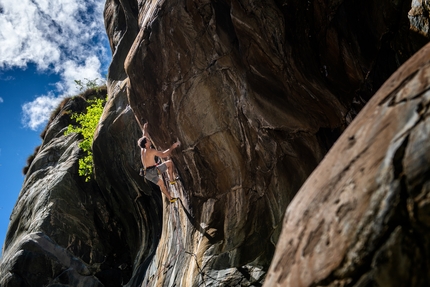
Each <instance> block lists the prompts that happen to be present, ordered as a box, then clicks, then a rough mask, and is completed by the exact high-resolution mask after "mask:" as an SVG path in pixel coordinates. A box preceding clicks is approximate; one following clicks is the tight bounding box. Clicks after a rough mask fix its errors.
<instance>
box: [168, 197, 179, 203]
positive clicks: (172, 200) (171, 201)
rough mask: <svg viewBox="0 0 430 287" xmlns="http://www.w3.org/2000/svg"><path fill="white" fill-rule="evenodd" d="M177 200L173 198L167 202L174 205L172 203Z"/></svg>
mask: <svg viewBox="0 0 430 287" xmlns="http://www.w3.org/2000/svg"><path fill="white" fill-rule="evenodd" d="M177 200H178V198H177V197H173V198H172V199H170V200H169V201H170V203H174V202H176V201H177Z"/></svg>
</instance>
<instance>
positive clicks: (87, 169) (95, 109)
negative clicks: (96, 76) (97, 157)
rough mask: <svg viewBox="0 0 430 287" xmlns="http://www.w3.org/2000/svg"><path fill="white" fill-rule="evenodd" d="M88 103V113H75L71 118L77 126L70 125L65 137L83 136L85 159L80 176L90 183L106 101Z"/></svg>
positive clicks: (89, 101) (80, 168) (81, 144)
mask: <svg viewBox="0 0 430 287" xmlns="http://www.w3.org/2000/svg"><path fill="white" fill-rule="evenodd" d="M87 102H88V104H89V105H88V107H87V112H86V113H73V114H72V116H71V118H72V119H74V120H75V121H76V123H77V125H76V126H74V125H69V126H68V127H67V130H66V132H65V135H68V134H71V133H79V134H81V135H82V136H83V140H82V141H81V142H80V143H79V147H80V148H81V149H82V150H83V152H84V157H83V158H81V159H79V175H80V176H84V177H85V181H89V180H90V179H91V177H92V175H93V151H92V144H93V137H94V132H95V130H96V127H97V124H98V122H99V120H100V117H101V115H102V112H103V104H104V102H105V99H92V100H88V101H87Z"/></svg>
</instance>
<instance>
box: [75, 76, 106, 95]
mask: <svg viewBox="0 0 430 287" xmlns="http://www.w3.org/2000/svg"><path fill="white" fill-rule="evenodd" d="M98 80H99V79H98V78H95V79H94V80H89V79H87V78H85V82H84V81H82V80H75V84H76V85H77V86H78V87H79V90H80V91H81V92H82V91H84V90H89V89H94V90H95V91H96V93H98V92H99V89H100V85H99V84H98V83H97V81H98Z"/></svg>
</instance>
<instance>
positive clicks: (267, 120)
mask: <svg viewBox="0 0 430 287" xmlns="http://www.w3.org/2000/svg"><path fill="white" fill-rule="evenodd" d="M414 3H415V2H414ZM410 8H411V2H410V1H388V0H386V1H377V2H375V1H370V0H369V1H352V0H350V1H242V0H239V1H173V2H172V1H164V2H163V1H153V2H149V1H146V2H145V1H131V0H108V1H107V2H106V8H105V15H104V16H105V23H106V29H107V34H108V36H109V40H110V45H111V49H112V52H113V58H112V63H111V66H110V69H109V76H108V94H109V98H108V102H107V103H106V106H105V108H104V113H103V116H102V118H101V120H100V123H99V127H98V129H97V131H96V134H95V140H94V144H93V156H94V163H95V178H94V180H92V181H91V182H89V183H85V182H83V180H82V179H81V178H79V177H78V176H77V160H78V158H79V156H80V155H79V148H78V147H77V142H78V141H79V138H78V137H76V136H72V135H69V136H67V137H65V136H63V135H62V133H61V130H62V129H64V127H65V126H64V125H61V124H60V122H61V121H59V120H58V121H57V120H54V121H53V122H52V123H51V124H50V126H49V127H48V129H47V133H46V134H45V138H44V143H43V144H42V146H41V148H40V149H39V151H38V153H37V155H36V156H35V159H34V160H33V162H32V164H31V166H30V167H29V170H28V173H27V178H26V181H25V183H24V187H23V190H22V192H21V195H20V198H19V201H18V203H17V206H16V207H15V209H14V213H13V214H12V221H11V225H10V227H9V233H8V236H7V239H6V243H5V247H4V253H3V254H4V255H3V260H2V263H1V265H0V285H1V286H4V287H5V286H41V285H44V286H64V285H68V286H200V285H204V286H261V285H262V284H263V282H264V280H265V278H266V273H267V271H268V268H269V265H270V262H271V260H272V257H273V253H274V249H275V245H276V243H277V242H278V239H279V234H280V232H281V227H282V218H283V215H284V212H285V210H286V208H287V206H288V205H289V203H290V202H291V200H292V198H293V197H294V195H295V194H296V192H297V191H298V189H299V188H300V186H301V185H302V184H303V182H304V181H305V180H306V178H307V177H308V176H309V175H310V173H311V172H312V171H313V170H314V168H315V167H316V166H317V165H318V163H319V162H320V161H321V160H322V159H323V158H324V156H325V155H326V153H327V152H328V150H329V148H330V147H331V146H332V144H333V143H334V142H335V141H336V139H337V138H338V136H339V135H340V134H341V133H342V132H343V131H344V129H345V128H346V127H347V126H348V125H349V124H350V122H351V121H352V119H353V118H354V117H355V116H356V114H357V113H358V112H359V111H360V110H361V108H362V107H363V106H364V104H365V103H366V102H367V100H368V99H370V98H371V96H372V95H373V94H374V93H375V91H376V90H377V89H378V88H379V87H380V86H381V85H382V83H383V82H384V81H385V80H386V79H387V78H388V77H389V76H390V75H391V74H392V73H393V72H394V71H395V70H396V69H397V68H398V67H399V66H400V65H401V64H402V63H403V62H404V61H405V60H406V59H408V58H409V57H410V56H411V55H413V54H414V53H415V52H416V51H417V50H418V49H419V48H421V47H422V46H423V45H424V43H425V42H427V39H425V38H424V37H423V36H422V35H423V33H421V34H419V33H417V32H415V31H413V30H411V29H409V25H410V24H409V22H408V11H409V10H410ZM381 11H384V13H383V16H381ZM423 15H426V14H425V13H423ZM418 29H419V28H418ZM405 83H406V82H405ZM422 83H423V84H424V83H427V80H424V79H423V80H422ZM423 90H424V88H423ZM390 92H391V91H390ZM390 95H391V94H388V91H387V94H386V96H387V97H390ZM399 97H400V96H399ZM407 97H408V95H405V96H404V98H405V99H406V98H407ZM387 99H388V98H387ZM402 99H403V98H399V99H398V101H399V102H401V103H402V102H403V101H404V102H407V101H406V100H402ZM411 101H412V99H411ZM394 102H396V101H394ZM394 102H393V103H394ZM390 103H392V101H386V102H384V104H390ZM414 103H415V102H414ZM369 109H370V108H369ZM413 109H414V108H413V107H412V106H411V107H410V111H411V112H410V113H412V110H413ZM66 111H67V109H66V107H64V113H60V114H59V116H58V119H61V116H64V115H67V112H66ZM414 112H415V111H414ZM426 112H427V106H425V105H424V102H423V104H422V106H421V110H420V111H419V113H422V115H424V114H425V113H426ZM415 114H418V113H417V112H415ZM400 116H403V117H404V118H403V119H405V120H406V119H412V115H411V114H408V113H406V112H404V113H403V114H401V115H400V114H399V117H400ZM361 118H362V117H361ZM370 120H372V119H370ZM145 122H148V123H149V133H150V135H151V138H152V140H153V142H154V145H155V146H156V147H157V148H160V149H162V148H163V149H165V148H167V147H169V146H170V145H171V144H172V143H173V142H174V141H175V140H176V139H179V140H180V141H181V142H182V145H181V148H180V149H177V150H175V151H174V153H173V154H172V158H173V161H174V163H175V165H176V168H177V170H176V173H177V174H178V175H179V176H180V181H179V182H178V183H177V184H176V185H174V186H169V190H170V192H171V193H172V194H173V195H174V196H179V197H180V198H181V200H180V201H178V202H177V203H175V204H168V203H167V202H166V200H165V198H164V197H162V196H161V194H160V191H159V189H158V188H157V187H155V186H153V185H151V184H147V183H145V182H144V181H143V179H142V178H141V177H139V176H138V170H139V168H140V166H141V164H140V153H139V149H138V148H137V145H136V141H137V139H138V138H139V137H140V135H141V126H142V125H143V123H145ZM407 122H408V123H409V121H407ZM416 122H417V123H418V122H421V121H418V120H417V121H416ZM410 123H411V124H412V123H413V122H412V120H411V122H410ZM381 124H382V123H378V125H381ZM369 125H373V123H372V124H371V123H369ZM400 125H401V122H399V126H400ZM393 126H397V124H396V123H393ZM399 129H400V128H399ZM423 129H424V127H423ZM51 130H52V131H51ZM393 130H394V129H393ZM50 131H51V132H50ZM390 131H391V129H390ZM366 132H367V131H366ZM363 133H364V132H363ZM351 136H352V135H351ZM405 137H406V136H405ZM412 137H413V136H412V133H411V135H410V136H407V138H408V141H409V142H408V141H406V142H405V141H401V142H399V144H398V145H396V146H395V147H393V148H394V149H395V150H399V151H400V152H399V153H397V155H396V153H395V152H394V151H393V152H394V154H395V155H396V156H395V157H396V159H397V158H398V157H399V158H409V160H410V161H411V162H413V159H414V157H415V156H416V154H415V153H414V150H413V149H412V147H413V145H414V144H412V140H411V139H412ZM415 137H418V134H417V135H415ZM353 140H354V138H352V141H353ZM367 140H371V139H367V138H364V137H363V138H362V137H358V135H357V139H356V141H357V142H358V141H367ZM424 140H425V139H421V138H417V140H416V141H415V143H416V144H419V142H420V141H424ZM389 141H390V139H389V138H387V142H384V143H383V144H381V145H385V146H388V144H389ZM357 146H359V145H357ZM399 147H403V148H400V149H399ZM408 147H409V149H410V150H409V151H408ZM402 149H404V150H403V151H402ZM368 150H369V152H370V151H373V150H372V149H371V148H369V149H368ZM335 152H337V151H334V153H335ZM360 152H361V150H359V149H356V148H355V146H354V145H351V149H350V153H354V154H355V153H360ZM377 152H378V153H377V154H376V155H375V154H371V153H369V154H368V157H373V156H385V155H384V154H380V153H379V150H377ZM406 155H407V156H408V157H406ZM337 156H339V157H342V156H343V154H339V153H338V154H337ZM343 160H344V161H345V163H346V164H345V165H342V164H341V163H339V164H338V165H337V166H335V168H333V173H335V172H336V170H343V169H345V172H350V171H349V169H348V165H347V163H348V162H347V158H343ZM369 162H370V161H369ZM387 164H389V162H388V163H387ZM422 164H424V165H425V164H426V162H423V163H422ZM396 165H397V167H396V168H397V170H396V172H397V173H395V178H398V179H399V180H400V178H403V179H402V182H401V184H414V183H413V182H414V181H412V183H406V179H408V180H412V178H415V177H409V176H407V177H406V176H403V175H402V174H403V173H404V172H405V171H406V170H404V169H400V170H399V168H400V167H401V165H399V164H398V162H396ZM420 165H421V164H420ZM411 167H412V165H411ZM331 168H332V167H331ZM372 168H373V169H374V168H375V167H372ZM387 169H388V166H387ZM371 171H372V169H371V168H369V172H368V173H367V174H366V175H365V176H364V175H363V176H362V179H363V180H364V179H367V178H368V177H371V176H374V174H372V173H371ZM327 172H328V173H331V171H330V170H328V171H327ZM366 172H367V170H366ZM410 172H414V173H415V174H417V173H419V171H418V170H416V169H411V171H410ZM387 174H388V173H387ZM411 175H412V174H411ZM356 176H357V178H358V177H359V176H360V175H359V174H357V175H356ZM418 177H419V176H418ZM327 178H329V177H327ZM327 178H325V179H327ZM387 180H388V179H387ZM357 181H358V179H357ZM386 183H387V184H388V183H389V181H386ZM333 184H334V183H333ZM348 184H350V182H348ZM354 184H357V183H356V182H355V181H354ZM399 184H400V182H399ZM417 184H418V185H419V184H421V183H417ZM418 185H417V186H418ZM389 187H390V185H389V184H388V185H387V186H385V188H386V189H388V188H389ZM348 188H349V189H351V191H349V193H344V194H348V196H350V198H345V199H344V198H339V202H338V203H337V204H338V205H339V207H340V206H343V204H346V205H345V206H344V207H343V208H339V210H340V211H339V212H340V213H343V214H344V215H345V216H350V217H351V218H352V219H353V217H352V214H353V213H352V211H354V212H355V210H356V209H355V208H354V207H355V206H362V205H364V206H365V205H366V203H365V202H360V203H358V202H356V201H357V200H358V195H356V194H355V193H352V190H354V188H355V186H350V187H348ZM381 188H382V187H381ZM345 189H347V188H346V187H345ZM382 189H383V188H382ZM325 192H327V193H328V194H329V190H325ZM139 194H140V195H142V196H141V197H140V198H138V199H137V200H135V198H136V197H137V195H139ZM300 194H303V192H300ZM402 194H403V193H402ZM417 196H418V193H417ZM367 200H368V201H369V200H370V199H367ZM396 202H397V201H395V200H394V202H393V207H394V208H395V209H396V208H397V206H400V205H399V204H398V203H396ZM417 202H418V197H417ZM422 202H425V201H422ZM348 203H350V204H355V205H352V206H348ZM330 204H331V203H330ZM396 204H397V205H396ZM417 204H418V203H417ZM423 204H424V203H423ZM387 208H388V207H387ZM388 209H389V208H388ZM305 210H306V208H303V209H302V211H303V212H304V211H305ZM360 210H361V209H360ZM381 210H382V209H381ZM384 210H385V209H384ZM414 210H417V211H418V210H420V209H412V211H411V212H413V211H414ZM297 212H300V210H298V211H297ZM307 214H309V212H308V213H307ZM421 214H422V216H423V217H425V216H426V215H425V213H421ZM309 216H311V215H310V214H309ZM327 216H328V215H327ZM311 219H312V220H315V218H314V217H312V218H311ZM352 219H351V220H352ZM324 220H325V221H324V222H322V223H321V224H320V225H318V226H322V227H321V230H319V229H318V228H317V227H318V226H315V227H314V231H315V232H313V233H312V232H311V231H310V230H308V232H310V233H306V234H307V235H309V238H313V237H315V238H318V236H319V233H318V232H322V231H324V232H325V231H329V230H328V229H322V228H324V226H325V225H324V223H325V222H326V221H327V222H329V221H328V219H324ZM288 222H290V219H288V220H287V223H288ZM300 222H303V226H301V228H305V226H307V225H305V224H307V223H306V221H305V220H302V221H300ZM365 222H368V221H365ZM381 225H382V226H384V223H381ZM386 227H387V228H391V229H392V226H391V225H390V226H386ZM391 229H389V231H384V232H386V233H384V234H395V232H391V231H392V230H391ZM304 230H305V229H304ZM396 230H397V229H396ZM396 232H397V233H396V234H398V235H399V236H401V235H402V234H403V233H402V230H400V231H396ZM294 233H295V234H296V235H300V234H299V233H297V232H295V231H294ZM303 234H305V233H303ZM359 235H360V234H359ZM359 235H356V236H359ZM284 236H285V235H283V237H284ZM324 236H327V235H324ZM362 236H365V234H362ZM375 236H376V235H375ZM320 238H322V235H321V236H320ZM324 238H325V237H324ZM357 238H358V237H357ZM357 238H355V239H357ZM396 238H397V237H396ZM396 238H394V239H396ZM399 238H400V239H399ZM399 238H397V239H396V240H403V239H402V237H399ZM408 238H410V236H409V237H407V238H406V237H405V240H406V239H408ZM299 239H300V237H299V238H297V240H298V241H297V242H298V243H297V244H303V242H304V241H303V242H302V241H300V240H299ZM394 239H393V240H394ZM283 242H284V239H281V241H280V244H282V243H283ZM308 242H310V243H309V244H308V246H309V247H308V248H307V249H306V250H307V251H306V252H309V254H313V253H312V251H313V249H314V247H315V246H316V244H317V243H318V242H319V241H318V242H314V241H312V240H311V239H309V240H308ZM396 242H397V241H396ZM314 243H315V244H314ZM394 243H395V242H394ZM394 243H393V244H392V245H393V246H395V244H394ZM331 246H335V245H333V244H332V245H331ZM360 246H361V245H360ZM397 246H398V245H397ZM279 250H280V251H279ZM354 250H355V249H354ZM357 250H358V251H359V252H363V253H362V254H360V255H355V253H351V256H352V255H354V256H356V257H351V260H352V261H354V260H355V259H356V258H362V257H360V256H363V258H365V259H368V257H366V256H367V255H366V254H367V253H366V252H367V250H366V249H357ZM387 250H388V249H387ZM285 252H287V253H286V254H287V255H285ZM288 252H291V251H289V250H282V248H281V249H280V248H279V247H278V252H277V255H276V256H277V257H275V262H278V261H276V260H279V259H278V258H279V256H281V257H282V258H287V259H284V261H285V260H287V261H288V260H292V263H296V261H297V260H299V259H300V258H298V259H297V258H296V259H294V260H293V258H295V257H291V256H289V253H288ZM351 252H352V251H351ZM400 252H401V250H400V251H399V253H398V255H399V258H402V257H401V256H400V255H401V254H400ZM291 255H294V254H292V253H291ZM321 258H323V257H321ZM422 258H423V259H422V261H423V262H424V257H422ZM300 260H301V259H300ZM320 260H321V261H318V262H323V261H322V260H323V259H320ZM324 260H325V259H324ZM327 260H328V259H327ZM284 261H282V262H284ZM300 262H301V261H300ZM327 262H329V261H327ZM323 263H324V262H323ZM323 263H321V264H323ZM297 264H299V262H297ZM302 264H306V263H305V261H303V262H302ZM276 266H279V265H276ZM297 266H298V265H297ZM315 266H316V265H315ZM324 266H325V265H324ZM345 266H347V264H346V265H345ZM359 266H361V267H362V266H363V264H362V265H359ZM311 267H312V265H309V266H307V265H306V268H302V269H300V270H301V271H302V270H307V268H311ZM272 268H273V267H272ZM275 268H276V267H275ZM279 268H280V267H278V270H275V271H271V272H272V273H271V274H273V275H270V276H269V277H268V279H267V280H266V281H267V282H266V284H271V282H273V281H271V280H278V279H273V278H276V276H277V275H279V274H280V271H279ZM284 271H285V270H282V272H283V273H282V274H284V273H286V275H285V276H286V277H285V278H283V280H284V279H285V280H289V279H288V278H290V277H288V274H290V273H288V272H284ZM298 274H299V273H295V276H299V275H298ZM342 274H343V275H342V276H343V277H342V276H341V277H339V278H340V279H343V278H344V279H345V280H346V279H347V278H349V277H347V276H350V275H348V273H347V272H346V271H345V272H344V273H342ZM375 274H376V273H375ZM312 275H315V274H312ZM329 275H330V274H329ZM281 276H282V275H281ZM300 276H301V275H300ZM315 276H316V275H315ZM327 276H328V275H327ZM369 276H373V275H372V274H370V275H369ZM375 276H376V275H375ZM286 278H287V279H286ZM321 278H322V279H321V280H323V279H324V278H326V277H321ZM327 278H332V277H327ZM333 278H334V277H333ZM336 278H337V277H336ZM363 278H364V277H363ZM369 278H370V277H369ZM283 280H280V281H279V282H283ZM312 280H313V281H312ZM326 280H328V279H326ZM363 280H365V279H363ZM366 280H367V279H366ZM369 280H370V279H369ZM423 280H426V279H423ZM309 281H311V282H320V283H322V284H324V282H326V281H318V280H316V279H315V280H314V279H309ZM327 282H329V281H327ZM354 282H355V281H354ZM61 284H62V285H61ZM333 284H334V283H333Z"/></svg>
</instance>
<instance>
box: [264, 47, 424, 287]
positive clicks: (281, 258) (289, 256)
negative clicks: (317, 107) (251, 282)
mask: <svg viewBox="0 0 430 287" xmlns="http://www.w3.org/2000/svg"><path fill="white" fill-rule="evenodd" d="M429 88H430V45H427V46H426V47H425V48H423V49H422V50H421V51H420V52H418V53H417V54H416V55H415V56H414V57H413V58H411V59H410V60H409V61H408V62H407V63H406V64H405V65H404V66H402V67H401V68H400V69H399V70H398V71H397V72H396V73H395V74H394V75H393V76H392V77H391V78H390V79H389V80H388V81H387V82H386V83H385V84H384V85H383V86H382V87H381V89H380V90H379V91H378V93H376V94H375V96H374V97H373V98H372V99H371V101H370V102H369V103H368V104H367V105H366V107H365V108H364V109H363V110H362V112H361V113H360V114H359V115H358V116H357V118H356V119H355V120H354V122H353V123H352V124H351V125H350V126H349V127H348V129H346V130H345V132H344V134H343V135H342V136H341V137H340V138H339V140H338V141H337V142H336V144H335V145H334V146H333V148H332V149H331V151H330V152H329V153H328V154H327V156H326V157H325V158H324V160H323V161H322V162H321V164H320V165H319V166H318V168H317V169H316V170H315V171H314V172H313V174H312V175H311V176H310V177H309V179H308V180H307V181H306V183H305V184H304V185H303V187H302V188H301V189H300V190H299V192H298V193H297V195H296V197H295V198H294V200H293V201H292V202H291V204H290V205H289V206H288V209H287V212H286V215H285V219H284V225H283V231H282V234H281V236H280V239H279V243H278V246H277V250H276V253H275V257H274V258H273V261H272V265H271V268H270V270H269V273H268V276H267V277H266V282H265V286H319V285H324V286H369V285H376V286H426V285H427V284H428V282H429V270H428V267H427V266H428V262H427V259H426V258H427V256H428V253H429V247H428V246H429V239H430V237H429V230H428V225H427V223H428V222H427V221H428V217H427V214H428V212H429V210H428V205H427V199H426V198H427V197H428V188H427V187H428V184H429V179H430V177H429V172H430V145H429V143H428V140H425V139H428V137H429V135H430V134H429V129H428V126H429V124H430V120H429V115H430V114H429V105H430V94H429Z"/></svg>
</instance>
